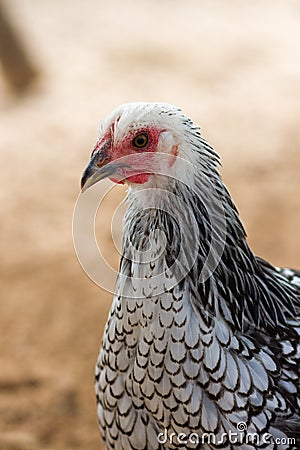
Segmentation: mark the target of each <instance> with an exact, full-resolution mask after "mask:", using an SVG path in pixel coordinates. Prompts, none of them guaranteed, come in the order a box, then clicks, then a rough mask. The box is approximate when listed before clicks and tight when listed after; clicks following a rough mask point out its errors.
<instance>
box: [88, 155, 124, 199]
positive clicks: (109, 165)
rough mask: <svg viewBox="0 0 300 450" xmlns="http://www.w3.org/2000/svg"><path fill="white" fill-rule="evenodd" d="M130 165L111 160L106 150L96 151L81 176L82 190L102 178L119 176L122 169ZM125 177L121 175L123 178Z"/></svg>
mask: <svg viewBox="0 0 300 450" xmlns="http://www.w3.org/2000/svg"><path fill="white" fill-rule="evenodd" d="M126 167H128V165H125V164H123V163H118V162H111V161H110V158H109V156H108V155H107V153H106V152H105V151H104V150H100V151H98V152H95V154H94V155H93V156H92V159H91V160H90V162H89V164H88V165H87V167H86V168H85V170H84V172H83V174H82V178H81V192H85V191H86V190H87V189H88V188H90V187H91V186H93V185H94V184H95V183H97V182H98V181H100V180H103V179H104V178H107V177H111V176H118V175H119V177H120V174H118V171H119V170H120V169H123V168H126ZM123 178H124V177H122V176H121V179H123Z"/></svg>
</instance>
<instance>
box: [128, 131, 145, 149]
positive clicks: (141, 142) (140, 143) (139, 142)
mask: <svg viewBox="0 0 300 450" xmlns="http://www.w3.org/2000/svg"><path fill="white" fill-rule="evenodd" d="M147 144H148V134H147V133H140V134H137V135H136V136H135V137H134V138H133V140H132V145H133V146H134V147H137V148H144V147H146V145H147Z"/></svg>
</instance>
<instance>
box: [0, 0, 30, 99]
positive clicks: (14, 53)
mask: <svg viewBox="0 0 300 450" xmlns="http://www.w3.org/2000/svg"><path fill="white" fill-rule="evenodd" d="M0 61H1V66H2V67H1V69H2V72H3V75H4V77H5V78H6V80H7V82H8V84H9V85H10V87H11V89H12V90H13V91H14V92H15V93H16V94H21V93H22V92H24V91H25V90H26V89H27V88H28V87H29V85H31V84H32V82H33V81H34V80H35V78H36V76H37V70H36V68H35V67H34V65H33V62H32V61H31V60H30V57H29V55H28V54H27V51H26V49H25V48H24V45H23V43H22V42H21V39H20V38H19V36H18V33H17V31H16V29H15V27H14V26H13V25H12V23H11V22H10V20H9V17H8V15H7V13H6V12H5V11H4V10H3V5H2V3H1V0H0Z"/></svg>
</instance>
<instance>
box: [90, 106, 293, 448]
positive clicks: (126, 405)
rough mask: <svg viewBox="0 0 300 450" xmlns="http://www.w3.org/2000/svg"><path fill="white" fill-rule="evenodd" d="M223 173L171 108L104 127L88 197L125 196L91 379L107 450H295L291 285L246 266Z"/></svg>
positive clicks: (121, 116) (262, 265) (125, 115)
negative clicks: (114, 189) (111, 289)
mask: <svg viewBox="0 0 300 450" xmlns="http://www.w3.org/2000/svg"><path fill="white" fill-rule="evenodd" d="M219 165H220V162H219V157H218V155H217V154H216V152H215V151H214V149H213V148H212V147H211V146H210V145H209V144H208V143H207V142H206V141H205V140H204V139H203V137H202V135H201V133H200V129H199V127H197V126H196V125H195V124H194V123H193V122H192V120H191V119H189V118H188V117H187V116H185V115H184V114H183V112H182V111H181V110H180V109H178V108H177V107H174V106H172V105H169V104H165V103H129V104H125V105H121V106H119V107H118V108H116V109H115V110H114V111H113V112H112V113H111V114H110V115H109V116H108V117H107V118H106V119H105V120H104V121H103V122H102V123H101V126H100V135H99V139H98V141H97V143H96V145H95V147H94V149H93V152H92V156H91V161H90V163H89V164H88V166H87V168H86V170H85V172H84V174H83V176H82V188H83V191H84V190H86V189H87V188H89V187H90V186H92V185H93V184H95V183H96V182H97V181H99V180H101V179H103V178H105V177H109V178H110V179H112V180H113V181H115V182H117V183H126V184H127V185H128V196H127V203H128V209H127V212H126V214H125V217H124V223H123V244H122V256H121V261H120V269H119V276H118V280H117V284H116V289H115V295H114V298H113V302H112V307H111V311H110V314H109V317H108V320H107V323H106V327H105V331H104V335H103V340H102V345H101V349H100V354H99V358H98V361H97V365H96V375H95V376H96V396H97V413H98V420H99V425H100V430H101V434H102V437H103V439H104V442H105V445H106V448H107V449H117V450H129V449H134V450H137V449H139V450H141V449H148V450H154V449H176V448H183V449H190V448H191V449H195V448H197V449H198V448H199V449H203V450H208V449H237V450H253V449H261V448H263V449H274V450H275V449H299V448H300V408H299V407H300V400H299V389H300V388H299V363H300V342H299V340H300V338H299V336H300V273H299V272H296V271H294V270H291V269H279V268H276V267H274V266H272V265H271V264H269V263H268V262H266V261H264V260H263V259H261V258H259V257H257V256H255V255H254V254H253V253H252V251H251V249H250V248H249V246H248V244H247V241H246V234H245V230H244V228H243V225H242V223H241V221H240V218H239V214H238V211H237V209H236V207H235V205H234V203H233V201H232V199H231V197H230V194H229V192H228V190H227V189H226V187H225V185H224V184H223V182H222V179H221V177H220V174H219V173H218V167H219ZM99 270H101V268H99Z"/></svg>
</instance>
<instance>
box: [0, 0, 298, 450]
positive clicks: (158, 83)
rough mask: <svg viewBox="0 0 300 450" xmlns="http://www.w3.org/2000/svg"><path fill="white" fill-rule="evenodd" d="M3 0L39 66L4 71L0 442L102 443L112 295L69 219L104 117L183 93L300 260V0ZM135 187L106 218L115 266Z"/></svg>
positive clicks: (33, 448) (283, 245)
mask: <svg viewBox="0 0 300 450" xmlns="http://www.w3.org/2000/svg"><path fill="white" fill-rule="evenodd" d="M4 5H5V6H6V9H7V11H8V12H9V13H10V15H11V17H12V18H13V19H14V22H15V23H16V24H17V25H18V28H19V30H20V33H21V35H22V36H23V37H26V44H27V47H28V48H29V49H30V51H31V54H32V56H33V58H34V60H35V62H36V64H37V65H38V67H39V68H40V71H41V75H40V80H39V83H38V84H37V85H36V87H35V88H34V89H32V90H31V92H30V93H28V95H26V96H24V97H23V98H22V99H15V98H14V97H13V96H12V95H10V93H9V92H8V89H7V86H6V84H5V81H4V79H3V78H1V73H0V90H1V96H0V115H1V123H0V167H1V184H2V188H1V190H0V199H1V203H0V214H1V243H0V254H1V258H0V276H1V303H0V330H1V335H0V346H1V370H0V394H1V396H0V398H1V400H0V422H1V425H0V448H1V449H5V450H79V449H82V450H83V449H89V450H94V449H95V450H96V449H103V446H102V443H101V439H100V436H99V433H98V429H97V422H96V414H95V400H94V391H93V370H94V363H95V359H96V356H97V353H98V346H99V342H100V338H101V334H102V330H103V326H104V323H105V320H106V316H107V313H108V310H109V306H110V302H111V295H110V294H108V293H105V292H104V291H102V290H100V289H99V288H98V287H97V286H96V285H94V284H93V283H92V282H91V281H90V280H89V278H88V277H87V276H86V275H85V273H84V272H83V270H82V269H81V267H80V265H79V263H78V261H77V259H76V256H75V252H74V249H73V245H72V232H71V229H72V213H73V208H74V205H75V201H76V198H77V196H78V193H79V178H80V174H81V172H82V170H83V168H84V166H85V164H86V162H87V161H88V158H89V154H90V150H91V148H92V145H93V143H94V141H95V138H96V129H97V124H98V122H99V120H100V119H101V118H102V117H103V116H104V115H105V114H107V113H108V112H109V111H110V110H111V109H112V108H113V107H114V106H116V105H117V104H119V103H122V102H125V101H133V100H145V101H155V100H159V101H168V102H170V103H174V104H177V105H179V106H181V107H182V108H183V109H184V110H185V112H186V113H187V114H189V115H190V116H192V117H193V118H194V120H195V121H196V122H198V123H200V124H201V126H202V129H203V133H204V135H205V136H206V138H207V139H208V140H209V142H210V143H211V144H213V145H214V146H215V148H216V149H218V151H219V153H220V154H221V155H222V161H223V167H224V168H223V169H222V173H223V176H224V178H225V181H226V183H227V185H228V186H229V189H230V191H231V192H232V194H233V197H234V199H235V201H236V203H237V204H238V207H239V210H240V212H241V215H242V218H243V222H244V224H245V226H246V228H247V230H248V235H249V240H250V242H251V245H252V247H253V249H254V250H255V251H256V252H257V253H258V254H259V255H261V256H263V257H265V258H266V259H268V260H270V261H272V262H273V263H275V264H277V265H289V266H294V267H297V266H298V267H300V256H299V241H300V237H299V228H300V218H299V209H300V195H299V193H300V192H299V191H300V188H299V168H300V157H299V152H300V127H299V117H300V101H299V98H300V45H299V42H300V3H299V1H296V0H295V1H292V0H286V1H285V2H282V1H276V0H252V1H251V2H241V1H238V0H236V1H234V0H229V1H227V2H221V1H220V0H209V1H208V0H207V1H196V0H190V1H189V2H180V1H179V0H174V1H171V0H164V1H158V0H152V1H150V0H142V1H140V2H134V1H133V0H123V1H121V0H115V1H114V2H105V1H96V0H87V1H86V2H79V1H75V2H74V1H71V0H53V1H51V2H50V1H46V0H44V1H40V2H35V1H33V0H22V1H21V0H10V1H8V0H6V1H5V2H4ZM123 195H124V192H123V190H122V189H121V188H119V187H117V188H116V190H114V191H113V193H112V199H113V201H112V202H108V203H107V204H106V206H104V209H103V211H102V213H101V217H100V218H99V221H100V222H99V223H100V225H101V227H100V230H99V228H98V231H99V232H98V234H99V235H100V239H101V245H102V247H103V248H104V251H105V252H106V254H107V255H109V260H110V262H111V263H112V264H113V265H114V267H117V263H118V255H117V252H116V251H115V249H114V247H113V244H112V239H111V236H110V221H111V216H112V214H113V211H114V208H115V206H116V205H117V204H118V202H119V200H120V199H121V198H122V197H123ZM119 233H120V231H119ZM99 270H101V268H100V267H99Z"/></svg>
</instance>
